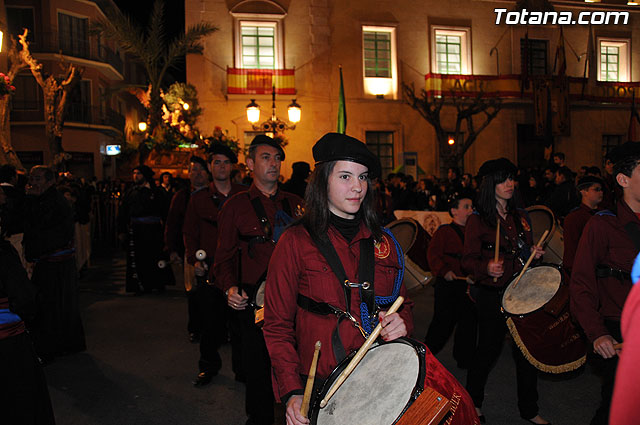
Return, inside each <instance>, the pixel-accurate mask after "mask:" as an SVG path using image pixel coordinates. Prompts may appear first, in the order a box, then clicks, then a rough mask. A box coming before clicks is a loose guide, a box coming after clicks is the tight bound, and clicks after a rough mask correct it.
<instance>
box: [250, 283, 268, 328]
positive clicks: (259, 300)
mask: <svg viewBox="0 0 640 425" xmlns="http://www.w3.org/2000/svg"><path fill="white" fill-rule="evenodd" d="M266 283H267V281H266V280H263V281H262V282H260V284H259V285H258V287H257V288H256V292H255V294H254V295H253V297H252V301H251V302H250V303H249V307H253V308H254V313H255V323H256V325H257V326H259V327H262V325H263V324H264V291H265V286H266Z"/></svg>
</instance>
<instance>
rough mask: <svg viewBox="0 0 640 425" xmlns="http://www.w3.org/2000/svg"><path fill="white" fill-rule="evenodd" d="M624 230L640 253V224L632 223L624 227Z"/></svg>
mask: <svg viewBox="0 0 640 425" xmlns="http://www.w3.org/2000/svg"><path fill="white" fill-rule="evenodd" d="M624 230H626V231H627V234H628V235H629V237H630V238H631V240H632V241H633V244H634V245H635V247H636V249H637V250H638V251H640V228H638V223H636V222H633V221H630V222H628V223H627V224H625V225H624Z"/></svg>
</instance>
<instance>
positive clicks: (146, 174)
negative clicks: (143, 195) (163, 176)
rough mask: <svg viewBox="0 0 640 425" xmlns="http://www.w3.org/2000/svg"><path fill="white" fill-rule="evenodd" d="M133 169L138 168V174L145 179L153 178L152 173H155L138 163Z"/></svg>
mask: <svg viewBox="0 0 640 425" xmlns="http://www.w3.org/2000/svg"><path fill="white" fill-rule="evenodd" d="M133 170H134V171H135V170H138V171H139V172H140V174H142V175H143V176H144V178H145V179H147V181H151V179H153V175H154V174H155V173H154V172H153V170H152V169H151V168H149V167H148V166H146V165H138V166H137V167H135V168H134V169H133Z"/></svg>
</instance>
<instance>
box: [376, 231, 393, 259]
mask: <svg viewBox="0 0 640 425" xmlns="http://www.w3.org/2000/svg"><path fill="white" fill-rule="evenodd" d="M373 251H374V254H375V256H376V258H380V259H383V258H387V257H388V256H389V254H390V253H391V246H390V245H389V240H388V239H387V237H386V236H385V235H382V240H381V241H380V242H376V243H375V244H374V246H373Z"/></svg>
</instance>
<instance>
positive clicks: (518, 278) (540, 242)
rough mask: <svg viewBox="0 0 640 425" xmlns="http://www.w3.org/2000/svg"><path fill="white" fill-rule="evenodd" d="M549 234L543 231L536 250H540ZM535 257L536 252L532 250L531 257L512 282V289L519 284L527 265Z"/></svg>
mask: <svg viewBox="0 0 640 425" xmlns="http://www.w3.org/2000/svg"><path fill="white" fill-rule="evenodd" d="M548 234H549V231H548V230H545V231H544V233H543V234H542V236H541V237H540V240H539V241H538V243H537V244H536V246H537V247H538V248H540V247H541V246H542V243H543V242H544V239H545V238H546V237H547V235H548ZM535 256H536V251H535V250H534V251H533V252H532V253H531V255H530V256H529V259H528V260H527V262H526V263H525V265H524V267H523V268H522V270H520V274H519V275H518V277H517V278H516V281H515V282H513V286H512V288H515V287H516V285H517V284H518V282H520V278H521V277H522V275H523V274H524V272H525V271H527V268H528V267H529V264H531V262H532V261H533V257H535Z"/></svg>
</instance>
